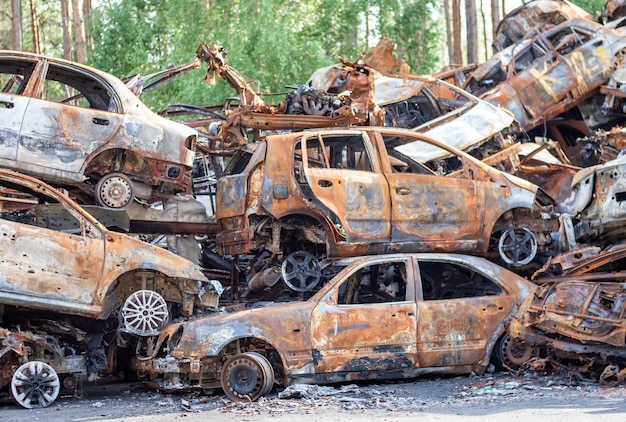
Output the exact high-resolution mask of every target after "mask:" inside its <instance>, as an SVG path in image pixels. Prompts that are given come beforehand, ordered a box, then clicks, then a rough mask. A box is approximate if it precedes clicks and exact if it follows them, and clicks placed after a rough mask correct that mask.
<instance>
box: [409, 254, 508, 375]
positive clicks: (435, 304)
mask: <svg viewBox="0 0 626 422" xmlns="http://www.w3.org/2000/svg"><path fill="white" fill-rule="evenodd" d="M418 266H419V274H420V277H419V278H420V280H421V286H420V283H419V282H418V286H420V287H421V289H420V288H419V287H418V296H419V294H420V291H421V295H422V296H421V298H420V299H421V300H420V299H418V302H417V303H418V305H417V308H418V315H419V321H418V327H417V331H418V334H417V352H418V361H419V365H420V367H438V366H463V365H476V364H478V363H480V362H481V361H482V360H483V358H484V357H485V355H486V351H487V347H488V345H489V340H490V339H491V336H492V334H493V333H494V332H495V331H496V328H497V326H498V325H499V324H502V322H503V320H504V318H505V317H506V316H507V315H509V313H510V312H511V309H512V308H513V306H514V304H515V299H514V298H513V297H512V295H511V294H509V293H507V292H506V291H505V289H504V288H503V286H502V285H500V284H499V283H498V281H497V280H493V279H491V278H490V277H488V276H486V275H484V274H482V273H481V272H479V271H478V270H477V269H476V268H474V267H470V266H469V265H466V264H464V263H462V262H454V261H446V260H437V259H432V260H431V259H426V258H421V259H420V260H419V263H418Z"/></svg>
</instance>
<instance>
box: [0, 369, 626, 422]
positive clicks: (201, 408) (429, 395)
mask: <svg viewBox="0 0 626 422" xmlns="http://www.w3.org/2000/svg"><path fill="white" fill-rule="evenodd" d="M277 390H278V391H277ZM277 390H274V391H273V392H272V394H271V395H270V396H268V397H267V398H265V399H262V400H260V401H258V402H256V403H234V402H231V401H230V400H228V399H227V398H226V396H224V395H222V394H216V395H213V396H205V395H202V394H200V393H184V394H168V393H163V392H159V391H153V390H148V389H146V388H145V387H144V386H143V385H142V384H141V383H130V384H129V383H121V382H118V381H117V380H115V379H106V380H100V381H99V382H98V383H95V384H94V383H86V384H85V388H84V398H81V399H77V398H73V397H72V396H62V397H60V398H58V399H57V401H55V402H54V404H53V405H52V406H50V407H48V408H45V409H30V410H27V409H21V408H19V407H18V406H16V405H15V404H13V403H11V402H5V403H0V419H1V420H2V421H3V422H8V421H24V420H42V421H50V422H53V421H59V422H61V421H63V422H65V421H126V422H148V421H150V422H161V421H179V420H184V421H186V422H195V421H198V422H199V421H207V420H219V421H225V422H228V421H233V422H235V421H236V422H244V421H260V420H267V421H289V422H293V418H294V416H296V417H298V418H299V419H301V420H306V421H322V420H336V421H354V422H360V421H371V420H378V421H381V422H383V421H409V420H412V421H415V420H416V418H419V420H420V421H448V420H451V421H474V420H476V421H478V420H480V421H499V422H501V421H502V419H503V418H506V420H507V421H524V422H527V421H546V420H550V421H564V422H565V421H567V422H572V418H575V419H576V421H578V420H580V419H581V418H583V417H584V420H585V421H603V422H607V421H618V420H619V421H620V422H621V421H623V420H624V416H626V400H625V397H626V394H625V393H626V388H625V387H624V386H618V387H612V388H603V387H600V386H599V385H598V384H597V383H596V382H581V381H578V380H575V379H574V378H572V377H570V376H567V375H558V376H556V375H545V374H538V373H534V372H527V373H526V374H524V375H522V376H511V375H509V374H506V373H497V374H488V375H482V376H464V377H454V378H432V379H418V380H415V381H408V382H395V383H384V384H380V383H378V384H359V385H355V384H350V385H341V386H296V387H295V388H289V389H287V390H285V389H282V388H280V389H277ZM281 397H283V398H281Z"/></svg>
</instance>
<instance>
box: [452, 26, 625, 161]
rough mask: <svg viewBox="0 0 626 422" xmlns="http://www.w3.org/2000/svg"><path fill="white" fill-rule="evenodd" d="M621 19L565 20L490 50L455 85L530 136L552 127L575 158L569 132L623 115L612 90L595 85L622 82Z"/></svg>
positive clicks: (574, 135) (587, 131)
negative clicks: (508, 116) (512, 120)
mask: <svg viewBox="0 0 626 422" xmlns="http://www.w3.org/2000/svg"><path fill="white" fill-rule="evenodd" d="M624 23H625V21H624V20H623V19H622V20H617V21H614V22H610V23H608V24H607V25H601V24H599V23H597V22H594V21H592V20H589V19H581V18H574V19H569V20H567V21H565V22H563V23H561V24H560V25H557V26H555V27H553V28H552V29H548V30H545V31H544V32H540V33H537V34H535V35H533V36H532V37H529V38H525V39H522V40H520V41H519V42H517V43H515V44H513V45H511V46H509V47H507V48H506V49H504V50H502V51H500V52H499V53H497V54H495V55H494V56H492V57H491V58H490V59H489V60H487V61H486V62H485V63H483V64H482V65H480V66H478V67H477V68H476V69H475V70H474V71H473V72H472V73H471V74H470V75H469V77H468V78H467V80H466V81H465V82H464V83H463V85H462V86H463V88H465V89H467V90H468V91H470V92H472V93H473V94H475V95H477V96H479V97H480V98H482V99H483V100H487V101H489V102H492V103H494V104H497V105H500V106H503V107H505V108H506V109H508V110H509V111H511V112H512V113H513V115H514V116H515V119H516V120H517V121H518V122H519V124H520V126H521V128H522V129H523V130H524V131H527V132H529V135H530V136H531V139H532V137H533V136H535V135H538V136H545V135H548V136H550V137H551V138H553V139H557V138H559V134H558V133H552V132H553V131H555V132H558V131H560V132H563V133H562V134H561V138H563V139H564V143H563V144H562V145H561V147H562V148H563V149H564V150H565V152H566V153H567V155H568V156H569V157H570V159H572V161H575V160H576V159H577V157H578V156H579V154H580V148H581V146H580V145H578V144H577V143H576V138H577V137H582V136H587V135H589V134H590V133H591V132H592V131H593V130H596V129H599V128H603V127H610V126H611V125H612V124H614V123H615V121H616V119H620V120H621V118H622V117H621V116H623V111H622V105H623V100H622V99H621V97H620V96H619V95H617V94H616V93H615V92H614V91H616V90H615V89H613V90H609V91H610V92H609V91H607V95H606V96H605V95H602V94H601V93H600V90H601V87H602V86H603V85H607V86H608V87H612V86H613V87H619V82H620V81H622V79H623V77H622V76H620V75H621V73H623V68H624V60H623V58H624V48H625V47H626V28H624V27H623V26H624ZM614 76H615V78H616V79H615V80H613V77H614ZM609 94H610V95H609ZM616 97H617V98H616ZM544 123H545V124H546V125H547V128H546V127H544V126H543V124H544ZM577 123H578V124H577ZM560 126H562V127H563V128H562V129H561V128H560ZM533 129H537V130H536V132H537V133H534V132H532V131H533ZM577 164H578V163H577ZM580 165H583V164H580ZM584 165H588V164H584Z"/></svg>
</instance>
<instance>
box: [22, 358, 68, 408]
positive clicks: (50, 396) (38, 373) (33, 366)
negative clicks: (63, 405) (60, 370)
mask: <svg viewBox="0 0 626 422" xmlns="http://www.w3.org/2000/svg"><path fill="white" fill-rule="evenodd" d="M60 388H61V382H60V380H59V376H58V375H57V373H56V371H55V370H54V369H52V367H51V366H50V365H48V364H47V363H44V362H41V361H38V360H33V361H30V362H26V363H25V364H23V365H22V366H20V367H19V368H17V371H15V374H13V378H12V379H11V396H12V397H13V400H15V402H16V403H17V404H19V405H20V406H22V407H23V408H26V409H32V408H35V407H48V406H50V404H52V402H53V401H54V400H56V398H57V396H58V395H59V390H60Z"/></svg>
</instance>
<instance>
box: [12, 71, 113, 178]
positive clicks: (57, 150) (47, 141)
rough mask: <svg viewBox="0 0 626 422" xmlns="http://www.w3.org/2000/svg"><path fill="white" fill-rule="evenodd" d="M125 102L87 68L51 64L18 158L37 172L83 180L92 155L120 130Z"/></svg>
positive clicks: (29, 109) (28, 117)
mask: <svg viewBox="0 0 626 422" xmlns="http://www.w3.org/2000/svg"><path fill="white" fill-rule="evenodd" d="M122 119H123V114H122V112H121V105H120V103H119V101H118V100H117V97H116V95H115V93H114V91H113V89H112V87H111V86H109V85H108V84H107V83H106V82H105V81H104V80H102V79H101V78H99V77H97V76H96V75H93V74H90V73H88V72H87V71H86V70H83V69H78V68H72V67H71V66H70V65H66V64H55V63H53V62H51V63H48V67H47V72H46V73H45V80H44V81H43V83H42V84H41V88H40V89H39V90H37V91H36V92H34V93H33V98H32V99H31V101H30V102H29V103H28V106H27V109H26V115H25V117H24V121H23V124H22V129H21V133H20V142H19V147H18V151H17V160H18V161H19V162H20V163H24V166H26V167H27V168H28V169H29V171H30V172H31V173H35V174H38V175H41V176H47V178H53V179H54V180H61V181H82V173H81V171H82V168H83V166H84V164H85V161H86V159H87V157H89V155H90V154H91V153H93V152H94V151H95V150H96V149H98V148H101V147H103V146H104V145H105V144H106V143H107V141H109V140H110V139H111V138H112V137H113V136H114V135H115V134H116V133H117V132H118V130H119V129H120V126H121V124H122Z"/></svg>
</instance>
